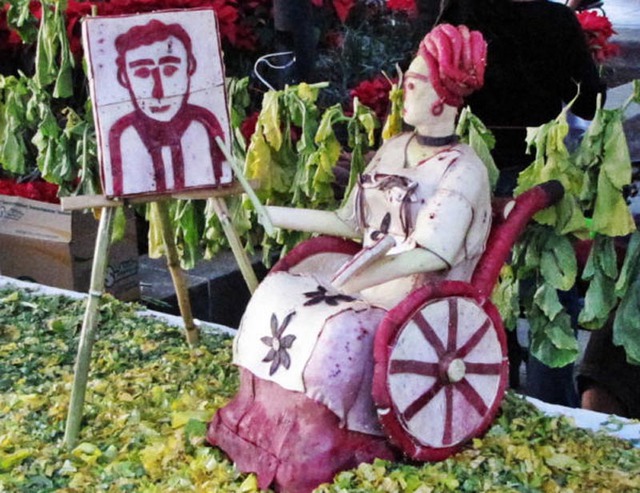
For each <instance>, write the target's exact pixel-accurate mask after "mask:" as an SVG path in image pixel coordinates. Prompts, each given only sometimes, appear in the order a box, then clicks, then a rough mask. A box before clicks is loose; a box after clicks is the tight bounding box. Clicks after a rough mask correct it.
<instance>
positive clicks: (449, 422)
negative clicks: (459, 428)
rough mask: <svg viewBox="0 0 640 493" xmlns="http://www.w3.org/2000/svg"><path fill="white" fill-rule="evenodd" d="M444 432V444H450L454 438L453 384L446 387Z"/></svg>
mask: <svg viewBox="0 0 640 493" xmlns="http://www.w3.org/2000/svg"><path fill="white" fill-rule="evenodd" d="M444 398H445V404H444V412H445V415H444V432H443V434H442V444H443V445H450V444H451V442H452V440H453V386H451V385H447V386H446V387H445V388H444Z"/></svg>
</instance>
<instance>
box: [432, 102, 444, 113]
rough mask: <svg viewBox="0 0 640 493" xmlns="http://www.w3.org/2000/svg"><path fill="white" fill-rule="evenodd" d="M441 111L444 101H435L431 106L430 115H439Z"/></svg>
mask: <svg viewBox="0 0 640 493" xmlns="http://www.w3.org/2000/svg"><path fill="white" fill-rule="evenodd" d="M443 111H444V101H442V100H440V101H436V102H435V103H433V105H432V106H431V114H432V115H433V116H438V115H441V114H442V112H443Z"/></svg>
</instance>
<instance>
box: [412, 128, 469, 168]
mask: <svg viewBox="0 0 640 493" xmlns="http://www.w3.org/2000/svg"><path fill="white" fill-rule="evenodd" d="M414 137H415V139H416V142H417V143H418V144H420V145H421V146H423V147H431V148H438V147H447V146H450V145H451V144H457V143H458V136H457V135H455V134H452V135H446V136H444V137H431V136H429V135H420V134H419V133H417V132H416V133H414V134H413V135H412V136H411V138H409V139H407V143H406V144H405V146H404V167H405V168H409V167H411V166H410V165H409V144H411V141H412V140H413V139H414ZM443 150H444V149H438V150H435V152H430V153H429V154H428V155H424V156H422V157H421V158H420V159H419V162H424V161H426V160H427V159H431V158H432V157H433V156H435V155H436V154H439V153H440V152H442V151H443Z"/></svg>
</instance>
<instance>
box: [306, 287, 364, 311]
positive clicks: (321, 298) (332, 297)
mask: <svg viewBox="0 0 640 493" xmlns="http://www.w3.org/2000/svg"><path fill="white" fill-rule="evenodd" d="M304 295H305V296H306V297H307V298H309V300H308V301H305V302H304V306H313V305H318V304H320V303H326V304H327V305H329V306H336V305H337V304H338V303H340V302H347V301H353V300H354V299H355V298H352V297H351V296H347V295H346V294H329V292H328V291H327V288H325V287H323V286H318V289H317V290H315V291H307V292H306V293H304Z"/></svg>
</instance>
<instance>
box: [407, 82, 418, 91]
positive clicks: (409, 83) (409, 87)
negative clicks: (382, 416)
mask: <svg viewBox="0 0 640 493" xmlns="http://www.w3.org/2000/svg"><path fill="white" fill-rule="evenodd" d="M405 86H406V88H407V89H409V90H410V91H413V90H414V89H415V88H416V85H415V84H414V83H413V82H407V83H406V84H405Z"/></svg>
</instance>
